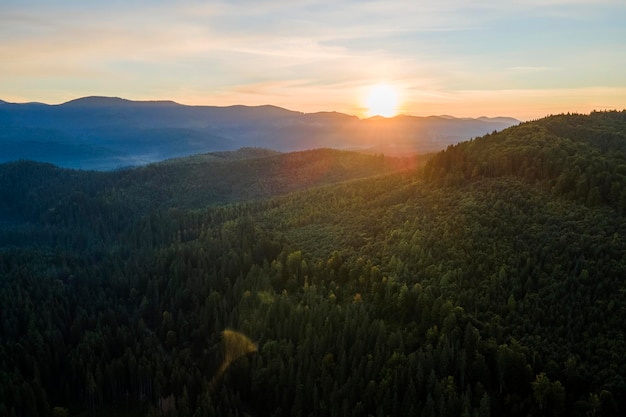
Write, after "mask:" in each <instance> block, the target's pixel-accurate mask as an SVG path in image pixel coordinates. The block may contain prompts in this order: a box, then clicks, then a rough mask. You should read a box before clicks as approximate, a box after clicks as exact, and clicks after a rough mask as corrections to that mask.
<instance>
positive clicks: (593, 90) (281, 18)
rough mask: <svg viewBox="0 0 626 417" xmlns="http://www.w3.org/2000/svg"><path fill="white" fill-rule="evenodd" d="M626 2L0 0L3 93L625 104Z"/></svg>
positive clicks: (555, 107) (509, 109) (521, 115)
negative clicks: (388, 89)
mask: <svg viewBox="0 0 626 417" xmlns="http://www.w3.org/2000/svg"><path fill="white" fill-rule="evenodd" d="M624 22H626V1H624V0H520V1H518V0H382V1H378V0H374V1H353V0H352V1H347V0H336V1H332V2H329V1H318V0H307V1H298V0H230V1H206V0H205V1H199V0H170V1H165V0H150V1H148V0H124V1H120V0H108V1H106V2H105V1H90V0H54V1H52V0H0V99H2V100H4V101H9V102H19V103H21V102H31V101H36V102H44V103H48V104H59V103H63V102H65V101H69V100H72V99H75V98H79V97H84V96H91V95H97V96H113V97H123V98H127V99H131V100H174V101H176V102H179V103H181V104H189V105H217V106H226V105H233V104H244V105H263V104H272V105H276V106H280V107H284V108H288V109H291V110H297V111H303V112H317V111H339V112H343V113H347V114H353V115H357V116H359V117H365V115H366V114H367V105H366V103H367V95H368V91H369V89H370V88H371V86H373V85H376V84H380V83H385V84H387V85H389V86H392V87H393V88H394V89H395V90H396V91H397V94H398V97H399V108H398V110H399V112H400V113H403V114H409V115H416V116H427V115H442V114H446V115H452V116H457V117H479V116H490V117H495V116H510V117H516V118H518V119H520V120H532V119H537V118H541V117H544V116H547V115H549V114H558V113H567V112H579V113H588V112H590V111H592V110H605V109H624V108H626V24H625V23H624Z"/></svg>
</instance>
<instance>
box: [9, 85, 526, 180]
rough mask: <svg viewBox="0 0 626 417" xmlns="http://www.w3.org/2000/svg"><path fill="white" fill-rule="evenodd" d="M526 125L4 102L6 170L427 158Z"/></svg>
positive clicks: (95, 101)
mask: <svg viewBox="0 0 626 417" xmlns="http://www.w3.org/2000/svg"><path fill="white" fill-rule="evenodd" d="M517 123H519V121H518V120H515V119H512V118H506V117H502V118H478V119H457V118H453V117H449V116H440V117H438V116H431V117H413V116H396V117H394V118H390V119H386V118H382V117H373V118H368V119H359V118H357V117H355V116H349V115H346V114H341V113H335V112H326V113H309V114H307V113H300V112H295V111H290V110H286V109H282V108H279V107H274V106H259V107H247V106H230V107H211V106H184V105H180V104H177V103H174V102H171V101H153V102H150V101H147V102H145V101H144V102H139V101H130V100H124V99H120V98H109V97H86V98H81V99H77V100H73V101H70V102H67V103H64V104H60V105H46V104H40V103H26V104H12V103H7V102H2V101H0V162H6V161H12V160H18V159H28V160H35V161H41V162H50V163H53V164H55V165H58V166H62V167H66V168H80V169H95V170H110V169H117V168H121V167H128V166H135V165H145V164H147V163H151V162H157V161H162V160H164V159H169V158H175V157H182V156H189V155H194V154H198V153H206V152H216V151H229V150H236V149H239V148H242V147H258V148H267V149H273V150H276V151H280V152H291V151H299V150H307V149H316V148H324V147H329V148H335V149H346V150H361V151H367V152H372V153H384V154H386V155H406V154H412V153H427V152H433V151H439V150H442V149H445V147H446V146H448V145H450V144H455V143H457V142H459V141H461V140H467V139H470V138H472V137H476V136H482V135H484V134H486V133H491V132H493V131H494V130H502V129H504V128H506V127H509V126H511V125H514V124H517Z"/></svg>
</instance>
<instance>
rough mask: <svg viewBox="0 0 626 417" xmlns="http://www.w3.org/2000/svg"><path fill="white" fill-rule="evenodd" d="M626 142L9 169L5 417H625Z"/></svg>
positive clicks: (499, 143)
mask: <svg viewBox="0 0 626 417" xmlns="http://www.w3.org/2000/svg"><path fill="white" fill-rule="evenodd" d="M625 139H626V112H603V113H593V114H591V115H562V116H553V117H549V118H546V119H541V120H537V121H534V122H528V123H524V124H521V125H519V126H515V127H511V128H508V129H506V130H504V131H502V132H499V133H495V134H489V135H487V136H483V137H480V138H477V139H474V140H472V141H467V142H463V143H461V144H459V145H455V146H450V147H448V148H447V149H446V150H445V151H443V152H440V153H438V154H436V155H434V156H433V157H432V158H431V159H430V160H429V161H428V162H427V163H426V164H425V165H419V166H416V167H414V168H412V169H411V168H410V167H408V168H409V169H407V166H406V165H403V164H400V165H398V163H399V162H401V161H398V160H395V159H392V158H382V157H367V156H364V155H357V154H352V153H349V152H339V151H331V150H318V151H312V152H304V153H293V154H278V155H276V154H273V153H268V152H267V151H260V150H243V151H241V152H242V154H240V156H241V157H238V156H237V154H216V155H205V156H202V157H194V158H191V159H183V160H178V161H169V162H167V163H163V164H156V165H150V166H147V167H143V168H137V169H130V170H123V171H119V172H108V173H85V172H82V171H71V170H62V169H59V168H56V167H53V166H50V165H41V164H34V163H12V164H5V165H4V166H2V167H1V169H2V171H1V172H3V174H2V175H0V190H4V191H3V192H5V193H6V192H8V191H7V190H12V189H15V190H16V191H15V192H14V194H12V195H11V196H10V199H7V198H5V196H3V198H2V200H0V201H2V202H3V203H4V208H3V210H5V212H7V213H9V212H10V213H11V214H12V216H13V218H14V220H13V221H11V222H7V223H6V225H5V227H2V225H0V227H2V242H3V243H2V246H1V249H0V314H1V316H2V318H3V320H2V327H0V336H1V338H0V340H2V342H1V343H0V364H2V365H1V367H0V414H2V415H4V414H7V415H10V414H11V413H12V414H15V415H29V416H37V415H49V414H50V412H51V410H52V411H53V412H57V413H63V412H65V411H69V413H70V415H73V414H78V415H81V414H82V415H90V414H93V415H102V416H107V415H127V416H134V415H148V414H149V415H194V414H198V415H216V416H217V415H219V416H229V415H259V416H260V415H272V416H288V415H289V416H299V415H302V416H307V415H321V416H339V415H341V416H348V415H352V416H367V415H381V416H384V415H423V416H457V415H468V416H473V415H478V416H487V415H507V416H528V415H554V416H564V415H573V416H589V415H596V416H619V415H623V414H624V412H625V411H626V402H625V401H624V398H626V397H625V394H626V365H625V364H624V361H623V353H624V352H625V351H626V344H625V340H626V339H625V337H624V336H625V334H626V325H625V324H624V321H623V317H624V315H625V314H626V284H625V283H624V280H623V277H624V276H626V261H625V259H624V256H623V255H624V253H626V221H624V220H625V219H624V214H625V213H624V206H623V203H622V202H623V196H622V192H623V191H622V190H623V189H624V188H623V187H622V186H621V185H620V184H623V180H624V172H623V166H624V164H625V163H626V152H625V150H624V143H625ZM249 156H250V157H249ZM364 158H370V159H364ZM216 159H217V160H220V161H218V162H216ZM215 164H217V165H215ZM220 164H225V167H224V168H223V170H222V168H219V169H218V168H215V167H213V165H215V166H219V165H220ZM231 164H241V165H231ZM234 166H237V167H238V169H237V170H234V169H232V167H234ZM245 167H247V168H245ZM285 167H287V168H285ZM367 167H370V168H367ZM18 168H19V170H18V171H16V170H17V169H18ZM285 169H286V170H285ZM294 170H295V171H294ZM7 172H13V174H12V175H13V176H10V175H8V174H7ZM26 172H28V173H29V174H28V175H25V173H26ZM220 172H222V173H224V174H219V175H218V174H217V173H220ZM282 172H286V173H289V174H287V175H281V173H282ZM294 172H298V174H297V175H295V174H294ZM367 172H369V174H367ZM205 175H206V176H205ZM229 175H230V176H231V177H235V178H229ZM17 178H21V179H23V181H24V183H23V184H22V185H20V186H15V188H13V186H8V185H7V182H8V181H16V179H17ZM28 178H31V180H28ZM76 178H78V179H76ZM227 178H228V180H229V181H231V182H229V183H228V184H229V186H228V190H227V191H226V192H223V193H222V194H220V195H221V197H220V198H219V199H218V198H215V196H214V195H212V194H211V192H210V191H209V190H210V189H209V188H203V187H205V183H210V182H215V183H222V182H224V181H226V180H227ZM42 179H46V181H47V182H42ZM290 181H295V182H290ZM268 183H271V184H273V185H272V187H269V188H264V187H263V186H261V185H262V184H268ZM37 184H45V185H41V186H40V187H39V188H38V186H37ZM103 184H105V185H103ZM594 187H597V192H596V191H592V190H593V189H594ZM263 189H270V190H272V191H271V192H269V193H262V192H261V193H259V190H263ZM17 190H19V191H17ZM47 190H50V191H49V193H48V191H47ZM59 193H60V194H59ZM48 194H49V195H50V196H52V195H57V196H59V195H63V196H71V198H69V197H68V198H66V197H63V198H60V199H59V198H58V197H57V199H56V200H55V199H54V198H53V197H48ZM201 195H204V197H200V196H201ZM8 201H10V203H8V204H7V202H8ZM36 202H37V203H39V204H37V205H34V203H36ZM33 206H34V207H36V208H30V207H33ZM112 207H115V209H112ZM28 208H30V209H29V210H31V211H28V210H27V209H28ZM61 208H63V210H69V211H67V212H64V211H61ZM29 213H30V214H29ZM20 216H21V217H20ZM15 219H20V220H19V221H18V220H15ZM121 225H123V227H121ZM225 330H228V331H226V332H225ZM233 330H235V331H239V332H242V334H244V335H246V336H247V338H249V339H250V340H251V342H254V346H253V345H252V344H251V342H250V340H248V339H247V338H246V337H244V336H241V335H239V334H238V333H233V332H232V331H233ZM238 335H239V336H238ZM242 345H243V346H242ZM55 407H56V411H54V408H55Z"/></svg>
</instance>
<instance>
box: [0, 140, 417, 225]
mask: <svg viewBox="0 0 626 417" xmlns="http://www.w3.org/2000/svg"><path fill="white" fill-rule="evenodd" d="M422 161H423V158H418V157H408V158H391V157H384V156H382V155H379V156H375V155H366V154H361V153H356V152H348V151H339V150H333V149H316V150H310V151H302V152H292V153H287V154H283V153H279V152H275V151H270V150H267V149H260V148H242V149H239V150H237V151H226V152H214V153H207V154H200V155H195V156H192V157H186V158H180V159H173V160H167V161H164V162H162V163H157V164H151V165H148V166H145V167H139V168H128V169H123V170H118V171H113V172H94V171H81V170H70V169H64V168H58V167H55V166H53V165H50V164H44V163H37V162H31V161H18V162H12V163H6V164H0V218H2V219H3V221H4V222H5V223H7V222H9V223H10V222H16V223H18V224H19V223H21V222H26V223H34V224H41V223H43V224H44V225H52V224H54V225H57V224H62V225H65V226H68V227H69V226H71V227H79V225H82V227H99V226H98V225H96V224H95V223H99V222H101V221H102V220H103V219H107V222H105V225H106V227H105V230H108V233H107V234H112V235H113V236H114V235H115V233H117V232H118V231H120V230H123V229H124V228H125V227H128V226H129V225H130V224H132V222H134V221H136V220H137V218H138V217H141V216H144V215H146V214H149V213H150V212H153V211H155V210H164V209H168V208H177V209H193V208H196V209H197V208H203V207H206V206H209V205H216V204H217V205H221V204H227V203H233V202H244V201H253V200H259V199H266V198H270V197H273V196H277V195H281V194H286V193H289V192H293V191H298V190H304V189H306V188H310V187H315V186H322V185H330V184H336V183H338V182H342V181H348V180H353V179H357V178H365V177H369V176H375V175H382V174H386V173H390V172H398V171H406V170H408V169H414V168H415V167H416V165H417V164H421V163H422ZM111 222H113V223H111Z"/></svg>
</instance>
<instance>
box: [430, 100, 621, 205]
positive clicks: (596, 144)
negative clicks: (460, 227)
mask: <svg viewBox="0 0 626 417" xmlns="http://www.w3.org/2000/svg"><path fill="white" fill-rule="evenodd" d="M625 154H626V111H621V112H617V111H612V112H594V113H591V114H590V115H580V114H573V115H560V116H552V117H548V118H545V119H541V120H537V121H534V122H529V123H525V124H522V125H520V126H516V127H514V128H509V129H506V130H504V131H501V132H497V133H494V134H491V135H486V136H483V137H481V138H478V139H475V140H472V141H468V142H463V143H460V144H458V145H456V146H450V147H449V148H448V149H447V150H446V152H442V153H440V154H439V155H438V156H437V157H436V158H433V159H432V160H431V161H430V163H429V165H428V166H427V167H426V177H427V178H429V179H431V180H433V181H435V182H437V183H439V184H461V183H465V182H468V181H471V180H472V179H476V178H479V177H498V176H517V177H519V178H522V179H524V180H526V181H530V182H532V183H541V184H543V185H548V186H549V188H550V189H551V190H552V191H553V192H554V193H556V194H558V195H563V196H566V197H569V198H572V199H576V200H577V201H580V202H585V203H588V204H589V205H600V204H608V205H611V206H613V207H614V208H616V209H618V210H619V211H620V212H621V213H624V212H625V211H626V158H625Z"/></svg>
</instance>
